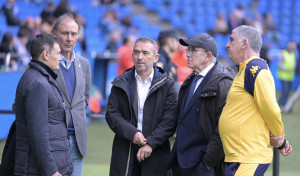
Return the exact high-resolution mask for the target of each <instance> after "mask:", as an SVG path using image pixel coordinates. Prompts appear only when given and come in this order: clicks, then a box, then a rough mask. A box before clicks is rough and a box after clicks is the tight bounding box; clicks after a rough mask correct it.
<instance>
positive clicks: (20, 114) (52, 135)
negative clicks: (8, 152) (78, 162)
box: [14, 34, 73, 176]
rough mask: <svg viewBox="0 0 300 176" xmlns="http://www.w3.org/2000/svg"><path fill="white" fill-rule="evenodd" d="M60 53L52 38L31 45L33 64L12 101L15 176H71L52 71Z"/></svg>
mask: <svg viewBox="0 0 300 176" xmlns="http://www.w3.org/2000/svg"><path fill="white" fill-rule="evenodd" d="M59 53H60V47H59V44H58V40H57V38H56V37H55V36H53V35H50V34H39V35H37V36H36V38H34V39H33V41H32V43H31V47H30V54H31V57H32V60H31V62H30V63H29V67H28V69H27V70H26V71H25V73H24V74H23V76H22V78H21V79H20V81H19V83H18V86H17V91H16V97H15V108H16V109H15V112H16V154H15V171H14V173H15V175H26V176H36V175H40V176H62V175H64V176H69V175H71V173H72V170H73V167H72V160H71V154H70V147H69V141H68V138H67V126H66V117H65V110H64V99H63V97H62V94H61V92H60V89H59V87H58V85H57V83H56V81H55V79H56V77H57V75H56V74H55V73H54V71H53V70H58V69H59V61H60V60H61V57H60V55H59Z"/></svg>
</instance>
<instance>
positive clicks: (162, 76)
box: [112, 66, 170, 89]
mask: <svg viewBox="0 0 300 176" xmlns="http://www.w3.org/2000/svg"><path fill="white" fill-rule="evenodd" d="M153 70H154V76H153V80H152V82H151V86H150V89H152V88H153V87H154V86H156V85H162V84H160V83H163V82H164V81H165V80H170V78H169V77H168V76H167V74H166V72H165V71H164V70H163V69H162V68H160V67H156V66H153ZM134 73H135V68H134V67H132V68H130V69H128V70H127V71H125V72H124V73H123V74H121V75H120V76H118V77H117V78H115V79H114V81H113V82H112V84H113V85H114V86H117V87H121V88H123V89H126V88H125V87H124V86H126V87H128V85H131V83H132V81H133V80H134V78H135V77H134ZM158 83H159V84H158Z"/></svg>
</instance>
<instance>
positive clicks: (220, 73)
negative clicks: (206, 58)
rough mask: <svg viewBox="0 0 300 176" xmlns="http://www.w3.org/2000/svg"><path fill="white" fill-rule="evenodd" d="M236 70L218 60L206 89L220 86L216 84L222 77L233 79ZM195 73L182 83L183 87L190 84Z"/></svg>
mask: <svg viewBox="0 0 300 176" xmlns="http://www.w3.org/2000/svg"><path fill="white" fill-rule="evenodd" d="M235 75H236V74H235V72H234V71H233V70H232V69H230V68H227V67H226V66H225V65H224V64H222V63H221V62H219V61H216V63H215V65H214V66H213V68H212V73H211V75H210V77H209V79H208V82H207V84H206V87H205V89H206V90H217V89H218V87H217V86H216V84H217V83H218V82H219V81H220V80H222V79H225V78H226V79H231V80H233V79H234V77H235ZM194 76H195V73H194V72H193V73H191V74H190V75H189V76H188V77H187V78H186V79H185V80H184V82H183V83H182V85H181V87H180V88H182V87H185V86H187V85H189V83H190V82H191V80H192V79H193V78H194Z"/></svg>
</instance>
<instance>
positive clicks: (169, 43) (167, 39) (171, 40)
mask: <svg viewBox="0 0 300 176" xmlns="http://www.w3.org/2000/svg"><path fill="white" fill-rule="evenodd" d="M158 43H159V51H158V54H159V59H158V61H157V62H156V66H158V67H161V68H162V69H164V70H165V72H166V73H167V75H168V76H169V77H170V78H172V79H173V80H174V81H177V77H178V76H177V71H176V69H177V65H176V64H175V63H174V62H172V60H171V57H172V55H173V53H174V52H175V51H176V50H177V48H178V34H177V33H176V31H175V30H172V29H168V30H163V31H161V32H160V33H159V35H158Z"/></svg>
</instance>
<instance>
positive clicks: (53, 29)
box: [51, 13, 80, 32]
mask: <svg viewBox="0 0 300 176" xmlns="http://www.w3.org/2000/svg"><path fill="white" fill-rule="evenodd" d="M65 19H68V20H73V21H74V22H75V23H76V24H77V26H78V32H79V28H80V25H79V23H78V21H77V20H76V18H75V17H74V15H73V14H71V13H65V14H63V15H61V16H59V17H58V19H57V20H56V21H55V23H54V25H53V28H52V30H51V31H52V32H53V31H55V32H56V31H57V28H58V25H59V24H60V23H61V22H62V21H63V20H65Z"/></svg>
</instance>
